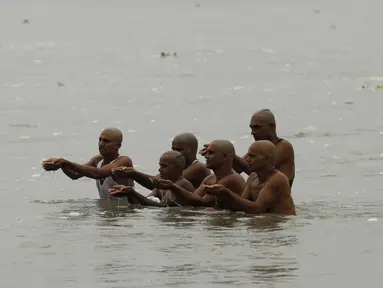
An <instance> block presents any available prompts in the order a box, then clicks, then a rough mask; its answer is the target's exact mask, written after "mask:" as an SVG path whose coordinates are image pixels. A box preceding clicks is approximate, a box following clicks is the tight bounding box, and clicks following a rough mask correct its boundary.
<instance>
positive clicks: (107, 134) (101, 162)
mask: <svg viewBox="0 0 383 288" xmlns="http://www.w3.org/2000/svg"><path fill="white" fill-rule="evenodd" d="M122 140H123V135H122V132H121V131H120V130H119V129H117V128H107V129H104V130H103V131H102V132H101V134H100V137H99V139H98V150H99V152H100V154H98V155H96V156H94V157H92V158H91V159H90V160H89V161H88V162H87V163H85V164H83V165H81V164H77V163H74V162H70V161H68V160H66V159H63V158H50V159H48V160H45V161H43V163H42V166H43V168H44V169H45V170H47V171H52V170H58V169H61V170H62V171H63V172H64V173H65V175H67V176H68V177H69V178H71V179H72V180H77V179H79V178H82V177H88V178H92V179H96V185H97V189H98V192H99V196H100V198H101V199H106V198H109V189H110V188H112V187H113V186H116V185H129V186H134V182H133V181H132V180H130V179H117V178H116V177H114V176H113V175H112V169H113V168H116V167H120V166H125V167H133V162H132V160H131V159H130V158H129V157H128V156H121V155H120V154H119V150H120V148H121V145H122Z"/></svg>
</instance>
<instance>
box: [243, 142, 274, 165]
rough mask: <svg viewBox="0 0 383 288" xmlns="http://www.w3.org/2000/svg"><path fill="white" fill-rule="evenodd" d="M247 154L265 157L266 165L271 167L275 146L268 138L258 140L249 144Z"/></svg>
mask: <svg viewBox="0 0 383 288" xmlns="http://www.w3.org/2000/svg"><path fill="white" fill-rule="evenodd" d="M248 154H250V155H256V156H264V157H265V158H266V163H267V166H269V167H271V166H274V165H275V160H276V156H277V148H276V147H275V145H274V144H273V143H272V142H270V141H268V140H258V141H256V142H254V143H253V144H251V146H250V148H249V152H248Z"/></svg>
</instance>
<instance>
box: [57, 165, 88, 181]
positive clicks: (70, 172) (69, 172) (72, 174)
mask: <svg viewBox="0 0 383 288" xmlns="http://www.w3.org/2000/svg"><path fill="white" fill-rule="evenodd" d="M61 170H62V171H63V172H64V174H65V175H66V176H68V177H69V178H70V179H72V180H77V179H79V178H81V177H83V176H82V175H81V174H79V173H77V172H76V171H73V170H72V169H70V168H68V167H63V168H61Z"/></svg>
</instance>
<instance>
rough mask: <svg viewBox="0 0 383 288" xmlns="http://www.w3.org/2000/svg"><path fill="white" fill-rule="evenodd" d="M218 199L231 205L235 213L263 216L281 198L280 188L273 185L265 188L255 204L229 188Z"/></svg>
mask: <svg viewBox="0 0 383 288" xmlns="http://www.w3.org/2000/svg"><path fill="white" fill-rule="evenodd" d="M207 193H209V192H207ZM217 197H218V198H220V199H222V201H224V202H227V203H230V207H231V208H232V209H233V210H235V211H244V212H246V213H249V214H261V213H266V212H267V210H268V208H270V207H273V206H274V205H275V203H276V201H277V200H278V197H279V188H278V187H277V186H275V185H273V184H272V185H267V186H265V187H264V188H263V189H262V190H261V192H260V193H259V196H258V198H257V200H256V201H255V202H254V201H250V200H247V199H244V198H242V197H241V196H239V195H237V194H235V193H234V192H232V191H230V190H229V189H227V188H222V189H221V191H220V194H218V195H217Z"/></svg>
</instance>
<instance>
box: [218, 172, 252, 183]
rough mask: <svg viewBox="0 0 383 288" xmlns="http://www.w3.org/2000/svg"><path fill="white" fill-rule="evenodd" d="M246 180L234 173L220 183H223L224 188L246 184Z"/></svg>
mask: <svg viewBox="0 0 383 288" xmlns="http://www.w3.org/2000/svg"><path fill="white" fill-rule="evenodd" d="M245 182H246V181H245V179H244V178H243V177H242V176H241V175H239V174H238V173H237V172H235V171H233V173H231V174H229V175H227V176H225V177H223V178H222V179H221V180H220V181H219V183H221V184H222V185H224V186H227V185H229V186H230V185H237V184H245Z"/></svg>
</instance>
